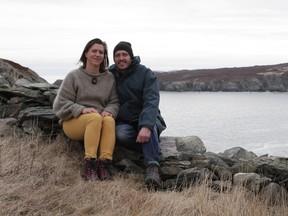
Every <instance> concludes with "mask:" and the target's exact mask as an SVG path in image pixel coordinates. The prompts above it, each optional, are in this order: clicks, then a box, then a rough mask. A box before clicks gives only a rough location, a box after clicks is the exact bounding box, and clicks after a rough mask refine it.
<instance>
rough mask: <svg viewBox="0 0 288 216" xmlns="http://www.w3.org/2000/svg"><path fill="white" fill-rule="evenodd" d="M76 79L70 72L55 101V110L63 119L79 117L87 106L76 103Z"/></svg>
mask: <svg viewBox="0 0 288 216" xmlns="http://www.w3.org/2000/svg"><path fill="white" fill-rule="evenodd" d="M74 81H75V78H74V76H73V75H72V74H68V75H67V77H66V78H65V79H64V80H63V82H62V84H61V86H60V88H59V90H58V94H57V96H56V98H55V100H54V102H53V111H54V112H55V114H56V116H57V117H58V118H60V119H62V120H69V119H72V118H76V117H78V116H79V115H80V114H81V113H82V110H83V109H84V108H85V107H84V106H82V105H80V104H77V103H75V101H76V94H77V87H76V86H75V82H74Z"/></svg>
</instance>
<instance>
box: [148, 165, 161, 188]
mask: <svg viewBox="0 0 288 216" xmlns="http://www.w3.org/2000/svg"><path fill="white" fill-rule="evenodd" d="M145 184H146V186H148V187H151V188H161V184H162V183H161V178H160V175H159V166H157V165H155V164H151V165H149V166H148V167H147V168H146V176H145Z"/></svg>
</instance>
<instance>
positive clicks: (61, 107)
mask: <svg viewBox="0 0 288 216" xmlns="http://www.w3.org/2000/svg"><path fill="white" fill-rule="evenodd" d="M93 78H94V79H95V78H96V79H97V83H96V84H93V83H92V79H93ZM86 107H87V108H88V107H93V108H95V109H97V110H98V112H99V113H101V112H103V111H107V112H109V113H111V114H112V115H113V117H114V118H116V116H117V114H118V110H119V100H118V95H117V92H116V86H115V79H114V75H113V74H112V73H110V72H109V71H106V72H104V73H101V74H99V75H97V76H91V75H89V74H87V73H86V72H85V71H84V70H83V69H82V68H78V69H76V70H73V71H71V72H70V73H68V74H67V76H66V77H65V79H64V80H63V82H62V84H61V86H60V88H59V91H58V94H57V96H56V98H55V100H54V103H53V110H54V112H55V114H56V116H57V117H58V118H60V120H62V121H63V120H69V119H72V118H77V117H78V116H79V115H80V114H81V113H82V110H83V109H84V108H86Z"/></svg>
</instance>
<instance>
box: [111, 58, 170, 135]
mask: <svg viewBox="0 0 288 216" xmlns="http://www.w3.org/2000/svg"><path fill="white" fill-rule="evenodd" d="M109 71H110V72H112V73H113V74H114V76H115V79H116V88H117V92H118V97H119V102H120V109H119V113H118V116H117V122H118V123H119V122H124V123H129V124H132V125H134V126H135V127H138V129H140V128H142V127H148V128H150V129H152V128H153V127H154V125H156V126H157V128H158V133H159V135H160V133H161V132H162V131H163V130H164V129H165V128H166V124H165V121H164V119H163V118H162V116H161V114H160V110H159V101H160V95H159V88H158V80H157V77H156V75H155V74H154V73H153V72H152V71H151V70H150V69H149V68H147V67H145V66H144V65H142V64H140V58H139V57H138V56H136V57H134V58H133V60H132V63H131V65H130V66H129V67H128V68H127V70H126V71H125V72H122V71H120V70H119V69H118V68H117V67H116V65H115V64H113V65H112V66H111V67H110V68H109Z"/></svg>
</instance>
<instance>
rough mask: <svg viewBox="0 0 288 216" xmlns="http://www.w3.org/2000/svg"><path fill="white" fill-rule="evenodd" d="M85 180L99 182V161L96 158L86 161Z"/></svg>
mask: <svg viewBox="0 0 288 216" xmlns="http://www.w3.org/2000/svg"><path fill="white" fill-rule="evenodd" d="M84 179H85V180H86V181H94V180H99V177H98V175H97V160H96V159H95V158H86V159H85V167H84Z"/></svg>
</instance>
